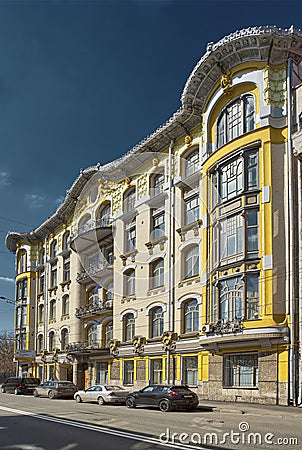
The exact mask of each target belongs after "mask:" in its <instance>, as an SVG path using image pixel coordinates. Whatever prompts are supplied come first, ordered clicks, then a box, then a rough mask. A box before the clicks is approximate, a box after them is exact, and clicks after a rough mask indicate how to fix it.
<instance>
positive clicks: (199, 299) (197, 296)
mask: <svg viewBox="0 0 302 450" xmlns="http://www.w3.org/2000/svg"><path fill="white" fill-rule="evenodd" d="M189 299H192V300H194V299H195V300H197V304H198V305H201V304H202V296H201V295H200V294H186V295H184V296H183V297H181V298H180V299H179V300H178V301H177V302H176V308H177V309H180V308H181V307H182V304H183V303H184V302H185V301H186V300H189Z"/></svg>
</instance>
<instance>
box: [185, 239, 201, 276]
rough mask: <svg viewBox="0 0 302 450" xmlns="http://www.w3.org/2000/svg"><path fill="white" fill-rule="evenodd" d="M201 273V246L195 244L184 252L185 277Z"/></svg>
mask: <svg viewBox="0 0 302 450" xmlns="http://www.w3.org/2000/svg"><path fill="white" fill-rule="evenodd" d="M198 274H199V247H198V245H194V246H192V247H190V248H189V249H187V250H186V251H185V252H184V279H186V278H191V277H196V276H197V275H198Z"/></svg>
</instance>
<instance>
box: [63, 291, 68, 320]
mask: <svg viewBox="0 0 302 450" xmlns="http://www.w3.org/2000/svg"><path fill="white" fill-rule="evenodd" d="M68 314H69V295H64V297H63V298H62V316H67V315H68Z"/></svg>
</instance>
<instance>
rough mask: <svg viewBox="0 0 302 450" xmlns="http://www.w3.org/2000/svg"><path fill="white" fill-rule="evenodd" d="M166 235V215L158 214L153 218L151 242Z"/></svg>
mask: <svg viewBox="0 0 302 450" xmlns="http://www.w3.org/2000/svg"><path fill="white" fill-rule="evenodd" d="M164 235H165V213H164V212H162V213H160V214H156V215H154V216H153V217H152V233H151V240H152V241H154V240H155V239H158V238H160V237H162V236H164Z"/></svg>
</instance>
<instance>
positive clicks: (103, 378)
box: [95, 362, 108, 384]
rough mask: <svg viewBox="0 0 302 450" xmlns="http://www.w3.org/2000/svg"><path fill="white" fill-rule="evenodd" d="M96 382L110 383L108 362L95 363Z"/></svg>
mask: <svg viewBox="0 0 302 450" xmlns="http://www.w3.org/2000/svg"><path fill="white" fill-rule="evenodd" d="M95 382H96V384H106V383H108V363H107V362H97V363H96V364H95Z"/></svg>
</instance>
